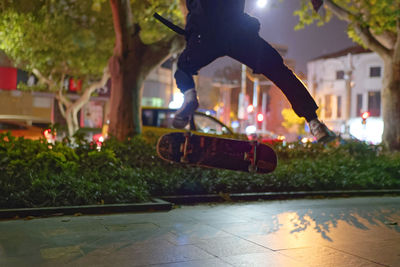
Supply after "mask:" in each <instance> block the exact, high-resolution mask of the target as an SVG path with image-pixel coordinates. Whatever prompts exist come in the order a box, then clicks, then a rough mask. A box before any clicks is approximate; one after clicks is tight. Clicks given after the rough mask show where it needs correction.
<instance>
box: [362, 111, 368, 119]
mask: <svg viewBox="0 0 400 267" xmlns="http://www.w3.org/2000/svg"><path fill="white" fill-rule="evenodd" d="M368 117H369V112H364V113H363V114H361V118H363V119H364V120H366V119H367V118H368Z"/></svg>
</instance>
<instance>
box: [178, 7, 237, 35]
mask: <svg viewBox="0 0 400 267" xmlns="http://www.w3.org/2000/svg"><path fill="white" fill-rule="evenodd" d="M186 5H187V9H188V10H189V13H188V15H187V20H186V28H185V29H186V31H188V32H210V31H215V30H216V29H221V28H224V27H227V26H232V23H234V22H236V21H237V22H239V21H241V19H242V18H243V17H244V16H245V14H244V5H245V0H186Z"/></svg>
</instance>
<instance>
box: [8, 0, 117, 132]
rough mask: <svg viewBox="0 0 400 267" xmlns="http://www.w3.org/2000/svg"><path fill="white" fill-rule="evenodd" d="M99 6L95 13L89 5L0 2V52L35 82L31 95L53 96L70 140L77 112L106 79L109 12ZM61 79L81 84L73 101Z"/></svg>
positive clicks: (110, 37)
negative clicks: (47, 92) (37, 91)
mask: <svg viewBox="0 0 400 267" xmlns="http://www.w3.org/2000/svg"><path fill="white" fill-rule="evenodd" d="M104 6H105V8H104V9H103V10H102V11H100V10H96V9H95V8H94V6H93V5H92V3H90V1H76V0H63V1H44V0H40V1H30V0H25V1H21V0H19V1H13V0H2V1H0V11H1V13H0V18H1V19H0V48H1V49H3V50H4V51H5V52H6V54H7V55H8V56H10V57H11V58H12V59H13V62H14V63H15V65H16V66H17V67H19V68H22V69H24V70H27V71H29V72H32V73H34V74H35V75H36V76H37V77H38V79H39V86H38V87H36V89H38V88H41V89H44V90H50V91H54V92H57V94H56V98H57V100H58V103H59V107H60V110H61V113H62V115H63V116H64V118H65V119H66V122H67V126H68V134H69V135H70V136H72V135H73V134H74V133H75V132H76V131H77V130H78V129H79V124H78V118H77V114H78V111H79V110H80V109H81V108H82V107H83V106H84V104H85V103H87V102H88V101H89V99H90V96H91V95H92V93H93V92H94V91H95V90H96V89H97V88H100V87H102V86H103V85H104V84H105V83H106V82H107V80H108V78H109V72H108V69H107V67H106V66H107V60H108V59H109V57H110V56H111V51H112V44H113V41H114V39H113V35H112V34H109V33H110V32H112V23H111V18H110V17H111V12H110V9H109V8H108V9H107V7H108V6H107V5H104ZM67 78H74V79H79V80H80V81H81V82H82V94H81V95H80V97H79V98H78V99H77V100H76V101H73V100H71V99H69V98H68V96H67V95H66V90H65V86H64V82H65V80H66V79H67ZM43 86H44V88H43ZM25 88H26V87H25ZM28 89H30V90H32V89H34V88H28Z"/></svg>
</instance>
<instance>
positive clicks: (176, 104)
mask: <svg viewBox="0 0 400 267" xmlns="http://www.w3.org/2000/svg"><path fill="white" fill-rule="evenodd" d="M183 99H184V98H183V94H182V93H180V92H178V93H174V97H173V100H172V101H171V103H169V105H168V107H169V108H173V109H177V108H180V107H181V106H182V104H183Z"/></svg>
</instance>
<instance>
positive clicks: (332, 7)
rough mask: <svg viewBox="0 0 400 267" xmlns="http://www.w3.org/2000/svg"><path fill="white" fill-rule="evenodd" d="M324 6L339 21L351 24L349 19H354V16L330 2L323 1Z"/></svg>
mask: <svg viewBox="0 0 400 267" xmlns="http://www.w3.org/2000/svg"><path fill="white" fill-rule="evenodd" d="M325 5H326V7H328V8H329V9H330V10H331V11H332V12H333V14H335V15H336V16H337V17H338V18H339V19H341V20H344V21H347V22H349V23H351V22H352V20H351V18H352V17H355V14H353V13H351V12H350V11H349V10H347V9H345V8H343V7H341V6H339V5H337V4H336V3H334V2H333V1H332V0H325Z"/></svg>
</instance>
